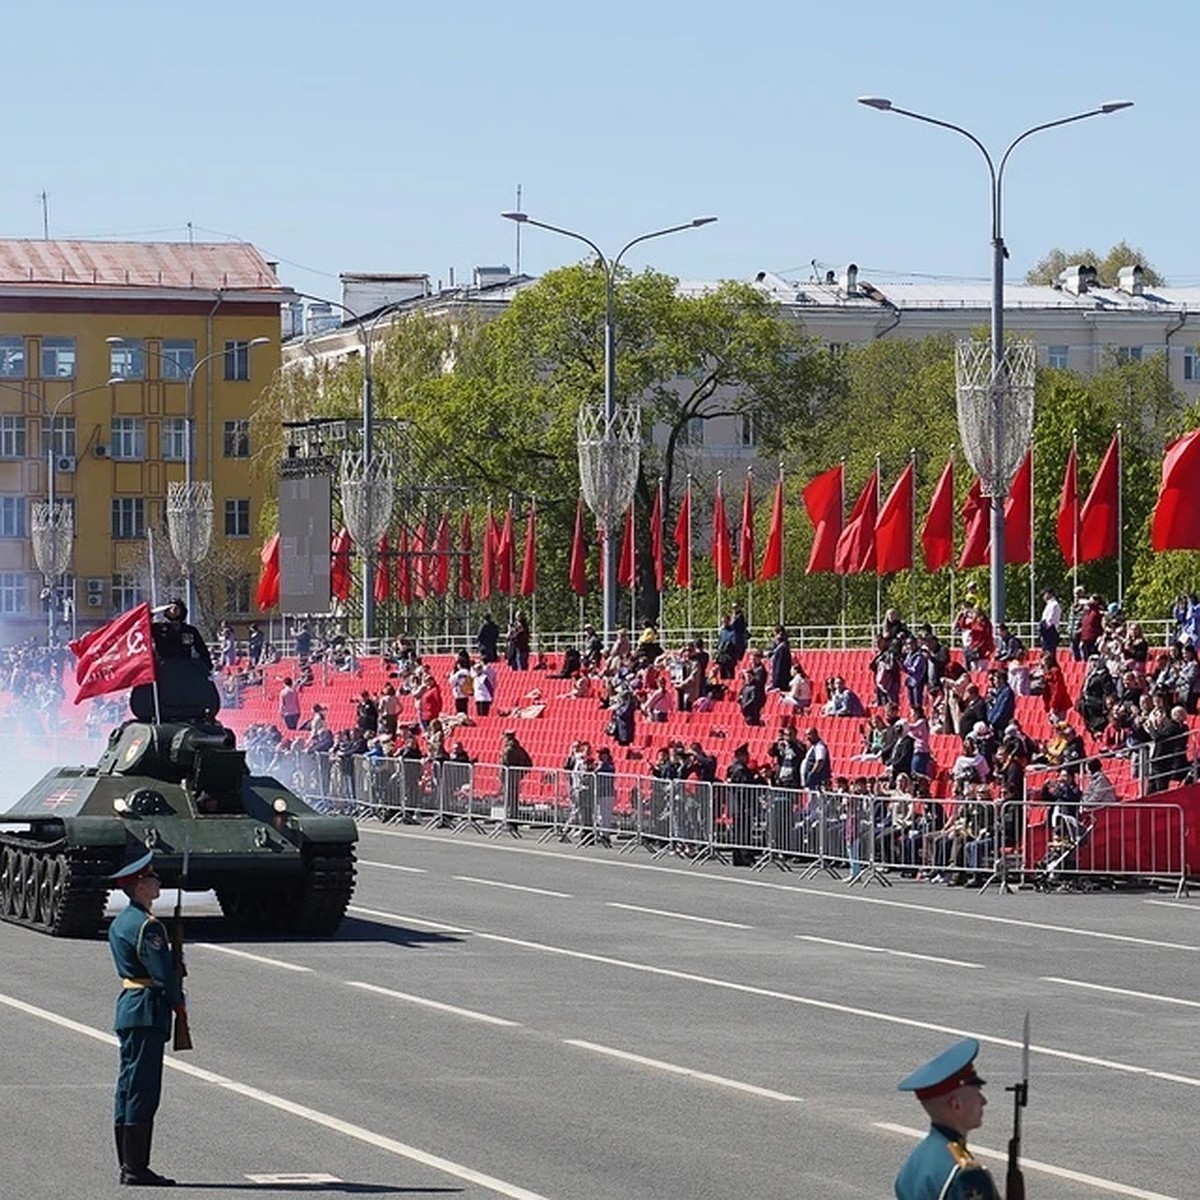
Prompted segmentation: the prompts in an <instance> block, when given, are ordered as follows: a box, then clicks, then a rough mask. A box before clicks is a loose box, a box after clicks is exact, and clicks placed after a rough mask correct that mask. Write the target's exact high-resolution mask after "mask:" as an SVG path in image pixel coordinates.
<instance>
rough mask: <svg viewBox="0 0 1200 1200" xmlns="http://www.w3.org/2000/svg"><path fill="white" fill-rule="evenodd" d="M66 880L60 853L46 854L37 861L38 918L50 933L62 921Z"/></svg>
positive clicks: (63, 862) (56, 929)
mask: <svg viewBox="0 0 1200 1200" xmlns="http://www.w3.org/2000/svg"><path fill="white" fill-rule="evenodd" d="M66 881H67V865H66V862H65V861H64V860H63V856H62V855H61V854H51V855H47V856H46V857H45V858H43V859H42V860H41V862H39V863H38V918H39V920H40V921H41V923H42V924H43V925H44V926H45V927H46V928H47V929H48V930H49V931H50V932H51V933H56V932H57V931H58V926H59V925H60V924H61V923H62V915H63V897H64V896H65V895H66V890H67V882H66Z"/></svg>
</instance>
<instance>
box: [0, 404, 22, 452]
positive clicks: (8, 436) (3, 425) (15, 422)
mask: <svg viewBox="0 0 1200 1200" xmlns="http://www.w3.org/2000/svg"><path fill="white" fill-rule="evenodd" d="M24 457H25V418H24V417H18V416H14V415H13V414H11V413H4V414H3V415H0V458H24Z"/></svg>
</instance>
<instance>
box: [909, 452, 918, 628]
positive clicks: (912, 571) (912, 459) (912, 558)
mask: <svg viewBox="0 0 1200 1200" xmlns="http://www.w3.org/2000/svg"><path fill="white" fill-rule="evenodd" d="M908 461H909V463H910V464H911V465H912V472H913V483H912V500H913V502H912V521H911V523H910V528H909V539H910V540H909V546H910V547H911V551H910V553H909V557H908V604H909V622H908V623H909V626H910V627H912V626H914V625H916V623H917V448H916V446H912V447H910V448H909V451H908Z"/></svg>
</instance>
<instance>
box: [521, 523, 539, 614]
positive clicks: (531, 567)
mask: <svg viewBox="0 0 1200 1200" xmlns="http://www.w3.org/2000/svg"><path fill="white" fill-rule="evenodd" d="M536 588H537V512H536V505H535V502H534V501H533V500H530V502H529V517H528V519H527V520H526V522H525V559H524V561H523V562H522V563H521V595H522V596H532V595H533V593H534V591H535V590H536Z"/></svg>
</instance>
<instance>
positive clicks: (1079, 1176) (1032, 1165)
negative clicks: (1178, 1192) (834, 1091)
mask: <svg viewBox="0 0 1200 1200" xmlns="http://www.w3.org/2000/svg"><path fill="white" fill-rule="evenodd" d="M875 1128H876V1129H884V1130H886V1131H887V1132H888V1133H900V1134H903V1135H904V1136H905V1137H911V1138H923V1137H924V1136H925V1135H926V1134H927V1133H928V1132H929V1130H927V1129H910V1128H909V1127H908V1126H907V1125H893V1124H892V1123H891V1122H890V1121H876V1122H875ZM971 1153H972V1154H974V1155H976V1156H978V1157H979V1158H990V1159H993V1160H994V1161H996V1162H1007V1161H1008V1155H1007V1154H1006V1153H1003V1152H1002V1151H1000V1150H989V1149H988V1148H987V1147H986V1146H980V1145H978V1144H977V1143H976V1142H974V1141H972V1142H971ZM1021 1167H1022V1168H1023V1169H1024V1170H1027V1171H1038V1172H1040V1173H1041V1174H1043V1175H1053V1176H1054V1178H1055V1179H1069V1180H1070V1181H1071V1182H1072V1183H1082V1184H1086V1185H1087V1186H1088V1187H1092V1188H1095V1189H1096V1190H1097V1191H1101V1192H1111V1193H1112V1194H1113V1195H1114V1196H1132V1197H1134V1200H1177V1197H1175V1196H1165V1195H1163V1193H1162V1192H1148V1191H1146V1190H1145V1189H1144V1188H1138V1187H1132V1186H1131V1185H1130V1184H1128V1183H1118V1182H1117V1181H1116V1180H1115V1179H1101V1178H1099V1176H1096V1175H1085V1174H1084V1173H1083V1172H1082V1171H1072V1170H1070V1169H1069V1168H1068V1167H1056V1166H1054V1165H1053V1164H1052V1163H1044V1162H1038V1160H1037V1159H1036V1158H1022V1159H1021Z"/></svg>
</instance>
